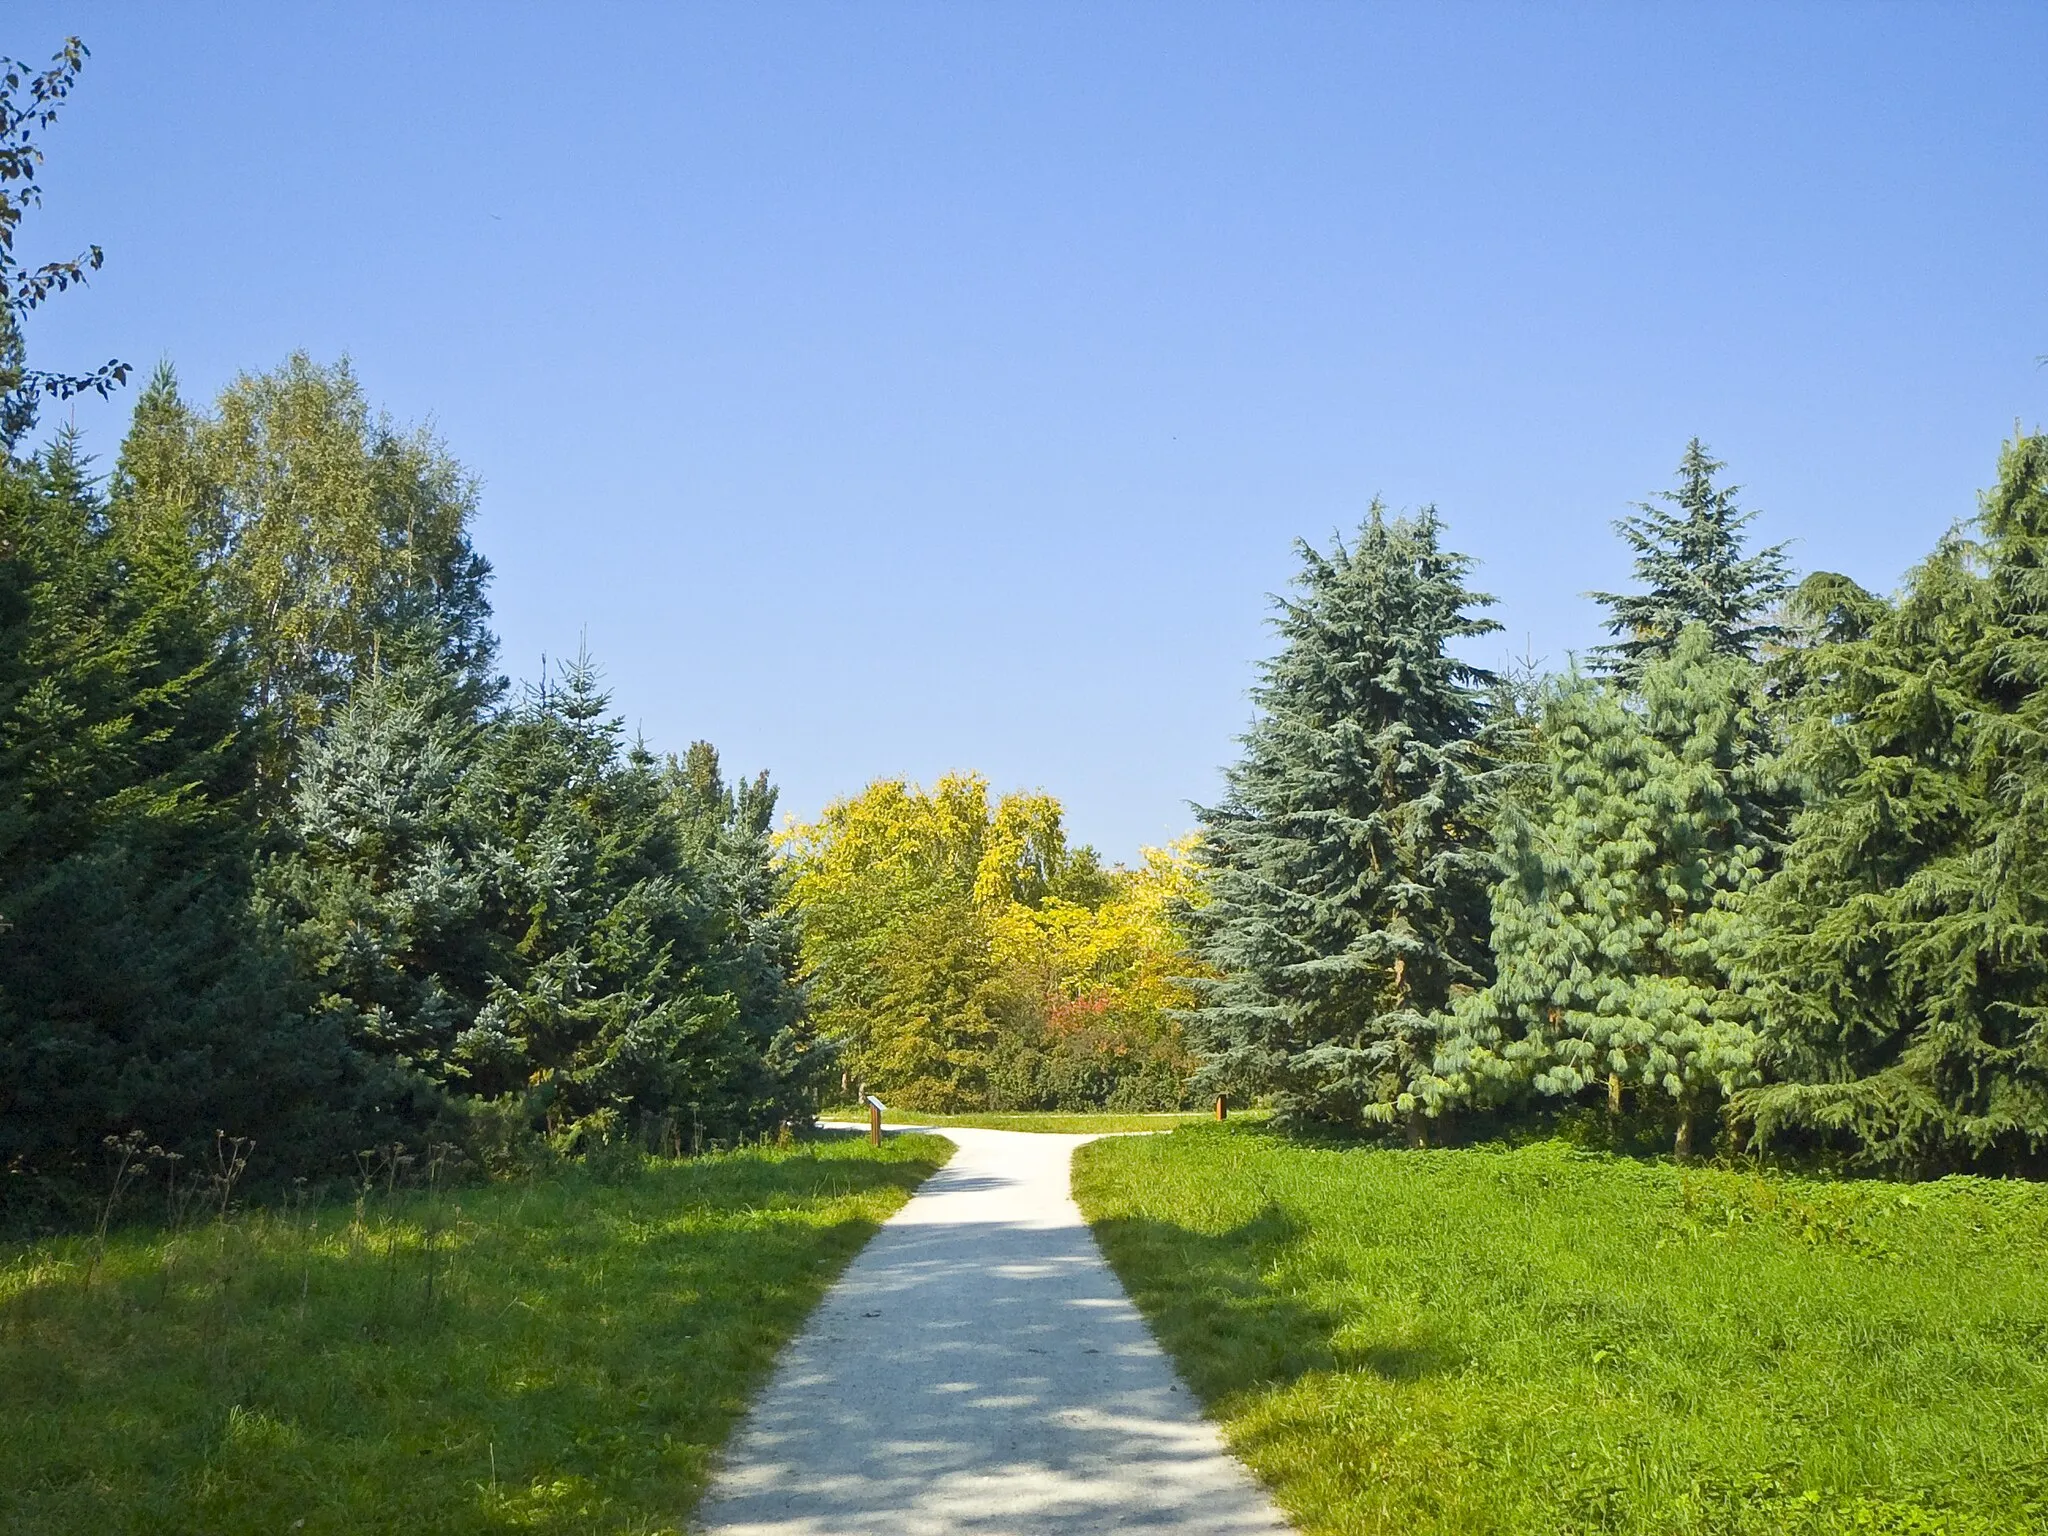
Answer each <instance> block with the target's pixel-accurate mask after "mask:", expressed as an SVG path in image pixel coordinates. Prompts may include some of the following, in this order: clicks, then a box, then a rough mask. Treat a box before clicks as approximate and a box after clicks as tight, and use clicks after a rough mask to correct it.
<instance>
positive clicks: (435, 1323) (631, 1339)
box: [0, 1137, 950, 1536]
mask: <svg viewBox="0 0 2048 1536" xmlns="http://www.w3.org/2000/svg"><path fill="white" fill-rule="evenodd" d="M949 1152H950V1148H949V1147H947V1146H946V1144H944V1143H943V1142H939V1141H937V1140H935V1139H933V1138H929V1137H903V1138H896V1139H892V1140H891V1141H890V1142H889V1143H888V1144H887V1145H886V1146H884V1147H883V1148H881V1149H880V1150H879V1151H871V1150H870V1149H869V1148H868V1147H867V1146H866V1145H865V1144H864V1143H863V1142H862V1141H860V1140H859V1139H858V1138H843V1139H836V1140H833V1141H828V1142H824V1143H813V1144H806V1145H800V1146H797V1147H791V1148H760V1149H751V1150H747V1151H741V1152H732V1153H726V1154H721V1155H717V1156H712V1157H706V1158H701V1159H695V1160H690V1161H685V1162H655V1163H648V1164H645V1165H638V1166H636V1165H632V1164H622V1165H616V1166H613V1167H612V1168H610V1169H609V1170H601V1171H600V1173H599V1174H596V1175H593V1173H591V1172H590V1171H588V1170H568V1171H563V1172H560V1173H557V1174H555V1175H552V1176H549V1177H544V1178H536V1179H530V1180H526V1181H522V1182H516V1183H508V1184H495V1185H488V1186H480V1187H472V1188H459V1189H455V1190H446V1189H439V1190H436V1189H414V1190H408V1189H405V1188H403V1187H401V1186H400V1185H399V1183H398V1180H397V1178H396V1176H395V1175H396V1169H395V1167H394V1168H393V1169H391V1170H388V1171H390V1172H391V1173H392V1174H393V1177H392V1178H390V1179H389V1180H380V1179H377V1178H374V1177H370V1176H368V1174H366V1177H365V1178H364V1180H363V1181H362V1182H361V1184H360V1186H359V1187H358V1189H357V1191H356V1194H355V1197H354V1198H353V1199H351V1200H346V1201H342V1202H339V1203H335V1204H324V1205H304V1206H294V1205H291V1204H287V1205H285V1206H283V1207H280V1208H273V1209H266V1210H255V1211H247V1212H241V1213H229V1212H228V1211H227V1210H226V1202H225V1200H223V1202H222V1207H223V1209H222V1210H221V1211H216V1212H214V1213H212V1214H210V1215H201V1216H200V1217H199V1218H198V1219H188V1220H187V1222H186V1224H185V1225H183V1226H182V1227H180V1228H179V1229H177V1230H173V1231H162V1230H157V1231H147V1230H130V1231H121V1230H115V1231H112V1232H109V1233H105V1234H104V1235H103V1236H96V1235H87V1236H82V1237H78V1238H67V1239H61V1240H55V1241H43V1242H37V1243H34V1244H27V1245H23V1244H15V1245H12V1246H9V1247H0V1407H4V1409H5V1412H6V1423H5V1429H4V1433H0V1530H5V1531H23V1532H30V1531H33V1532H80V1533H85V1532H92V1533H114V1532H152V1533H177V1532H191V1533H195V1536H197V1533H202V1532H203V1533H209V1536H217V1533H242V1532H258V1531H262V1532H296V1531H305V1532H322V1531H327V1532H337V1533H339V1532H365V1531H389V1532H400V1531H403V1532H409V1533H411V1532H426V1531H433V1532H465V1531H503V1530H507V1529H514V1528H516V1529H520V1530H537V1531H564V1532H566V1531H593V1530H603V1531H644V1532H651V1531H680V1530H681V1529H683V1526H684V1521H685V1519H686V1517H687V1515H688V1512H689V1510H690V1509H691V1507H692V1506H693V1505H694V1504H695V1502H696V1499H697V1497H698V1495H699V1493H700V1492H701V1491H702V1488H703V1485H704V1481H705V1477H706V1473H707V1470H708V1467H709V1463H710V1458H711V1455H712V1453H713V1452H714V1451H715V1449H716V1448H717V1446H718V1445H719V1443H720V1442H721V1441H722V1440H723V1439H724V1437H725V1434H726V1432H727V1430H728V1429H729V1428H730V1426H731V1424H732V1422H733V1419H734V1417H735V1416H736V1415H737V1414H738V1413H739V1411H740V1410H741V1408H742V1406H743V1404H744V1401H745V1398H746V1395H747V1393H748V1391H749V1390H750V1388H751V1387H752V1385H753V1384H754V1382H755V1381H756V1379H757V1378H758V1376H759V1375H760V1373H761V1372H762V1371H763V1370H764V1369H765V1368H766V1367H767V1365H768V1363H769V1362H770V1361H771V1360H772V1358H773V1356H774V1352H775V1350H776V1349H777V1347H778V1346H779V1345H780V1344H781V1343H782V1342H783V1341H784V1340H785V1339H786V1338H787V1337H788V1336H789V1335H790V1333H791V1332H792V1331H793V1330H794V1329H795V1328H796V1327H797V1325H798V1324H799V1323H800V1322H801V1321H802V1319H803V1318H804V1316H805V1315H806V1313H807V1312H808V1311H809V1309H810V1307H811V1306H812V1304H813V1303H814V1302H815V1301H816V1299H817V1298H818V1296H819V1295H820V1294H821V1293H822V1291H823V1289H824V1288H825V1286H826V1285H827V1284H828V1283H829V1282H830V1281H831V1279H832V1277H833V1276H834V1275H835V1274H836V1273H837V1272H838V1270H839V1269H840V1267H841V1266H842V1265H843V1264H844V1263H845V1262H846V1260H847V1259H848V1258H850V1257H851V1256H852V1255H853V1254H854V1253H855V1252H856V1251H857V1250H858V1249H859V1248H860V1246H861V1244H862V1243H863V1242H865V1241H866V1240H867V1238H868V1236H869V1235H870V1234H871V1233H872V1232H873V1230H874V1228H875V1225H876V1224H877V1223H878V1222H879V1221H880V1220H882V1219H883V1218H884V1217H885V1216H887V1215H888V1214H889V1212H891V1211H892V1210H894V1209H895V1208H896V1207H897V1206H898V1205H900V1204H901V1203H902V1202H903V1200H904V1199H905V1198H906V1197H907V1195H908V1192H909V1191H910V1190H911V1189H912V1188H914V1187H915V1186H916V1185H917V1183H918V1182H919V1181H920V1180H922V1179H923V1178H924V1177H925V1176H926V1175H927V1174H929V1173H930V1172H931V1171H932V1170H933V1169H934V1168H935V1167H937V1166H938V1165H939V1164H941V1163H943V1162H944V1161H945V1158H946V1156H947V1155H948V1154H949ZM375 1171H376V1170H374V1169H373V1170H370V1172H372V1173H374V1172H375ZM188 1216H189V1213H188Z"/></svg>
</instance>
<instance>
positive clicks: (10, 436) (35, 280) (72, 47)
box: [0, 37, 130, 443]
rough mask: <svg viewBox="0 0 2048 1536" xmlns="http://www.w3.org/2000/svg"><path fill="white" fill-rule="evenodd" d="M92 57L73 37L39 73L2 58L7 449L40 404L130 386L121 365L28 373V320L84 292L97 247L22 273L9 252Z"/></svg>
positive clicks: (39, 195) (0, 189)
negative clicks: (49, 132)
mask: <svg viewBox="0 0 2048 1536" xmlns="http://www.w3.org/2000/svg"><path fill="white" fill-rule="evenodd" d="M89 56H90V54H89V50H88V49H87V48H86V46H85V44H84V43H83V42H81V41H80V40H79V39H78V38H76V37H67V38H66V39H65V40H64V45H63V46H62V47H61V48H59V49H58V50H57V52H56V54H55V55H54V56H53V57H52V59H51V60H50V64H49V67H48V68H46V69H42V70H36V69H33V68H32V67H31V66H29V65H27V64H25V63H23V62H22V61H21V60H19V59H14V58H8V57H6V56H4V55H0V308H4V311H5V314H4V319H0V324H4V329H5V333H6V334H5V335H4V337H0V439H4V440H5V441H6V442H8V443H12V442H15V441H17V440H18V439H19V438H20V436H21V434H22V433H24V432H26V431H27V430H28V428H29V427H30V426H31V425H32V424H33V423H34V420H35V407H36V402H37V400H38V399H40V398H42V397H45V396H47V397H50V398H52V399H57V400H69V399H72V398H73V397H75V396H78V395H83V394H88V393H91V394H97V395H99V396H101V397H102V398H104V397H106V396H107V395H109V394H111V393H112V392H113V391H114V390H115V389H116V388H117V387H118V386H120V385H122V384H125V383H127V382H128V374H129V371H130V370H129V365H128V364H126V363H124V362H119V361H115V360H110V361H108V362H105V363H102V364H101V365H100V366H99V367H98V368H95V369H94V370H93V371H92V372H90V373H55V372H50V371H48V370H45V369H40V368H30V367H28V366H27V365H26V363H25V361H24V357H23V350H22V341H21V332H22V322H23V321H24V320H25V319H26V318H27V316H28V315H29V313H30V312H31V311H32V310H35V309H37V308H38V307H40V306H41V305H42V303H43V302H44V300H46V299H48V298H49V297H50V296H51V295H52V294H57V293H63V292H65V291H67V290H68V289H70V288H71V287H72V286H73V285H74V284H80V285H82V284H84V282H85V281H86V274H87V273H89V272H97V271H98V270H99V269H100V266H101V264H102V263H103V262H104V261H105V260H106V256H105V253H104V252H103V251H101V249H100V248H99V247H98V246H97V245H90V246H87V247H86V248H85V250H84V251H83V252H81V253H80V254H79V255H77V256H74V257H72V258H70V259H69V260H66V261H49V262H44V263H43V264H42V265H41V266H38V267H24V266H23V265H22V264H21V262H20V260H19V259H18V258H17V257H16V255H15V247H14V237H15V234H16V233H17V232H18V230H19V229H20V227H21V220H22V215H23V214H24V213H26V212H27V211H28V210H29V209H31V208H35V207H40V206H41V204H42V200H43V189H42V185H41V183H40V181H39V180H38V172H39V171H40V169H41V167H42V164H43V146H42V141H41V138H40V137H39V135H41V134H42V132H43V131H44V130H45V129H47V128H49V127H50V126H51V125H52V124H53V123H55V122H56V120H57V114H58V111H59V110H60V108H61V107H62V106H63V103H64V101H65V99H66V98H67V97H69V96H70V94H71V88H72V87H73V86H74V85H76V84H77V83H78V75H79V71H80V70H82V69H83V68H84V67H85V61H86V59H87V58H88V57H89Z"/></svg>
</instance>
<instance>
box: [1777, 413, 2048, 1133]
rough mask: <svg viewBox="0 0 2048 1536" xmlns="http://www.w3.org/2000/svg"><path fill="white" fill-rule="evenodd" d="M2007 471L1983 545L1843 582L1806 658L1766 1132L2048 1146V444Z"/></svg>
mask: <svg viewBox="0 0 2048 1536" xmlns="http://www.w3.org/2000/svg"><path fill="white" fill-rule="evenodd" d="M1999 470H2000V473H1999V481H1998V486H1997V488H1996V489H1995V490H1994V491H1992V492H1991V493H1990V495H1989V496H1987V497H1986V499H1985V505H1984V509H1983V514H1982V518H1981V524H1980V528H1979V530H1978V532H1979V533H1980V534H1981V538H1972V537H1971V536H1970V534H1969V531H1968V530H1958V531H1957V532H1955V533H1953V534H1951V535H1950V536H1949V537H1947V538H1946V539H1944V540H1943V541H1942V543H1941V545H1940V546H1939V547H1938V548H1937V549H1936V550H1935V552H1934V554H1933V555H1932V556H1931V557H1930V558H1929V559H1928V560H1927V561H1926V562H1925V563H1923V564H1922V565H1921V566H1919V567H1918V568H1917V569H1916V570H1914V572H1913V573H1912V574H1911V576H1910V577H1909V578H1908V580H1907V582H1906V586H1905V590H1904V592H1903V594H1902V595H1901V597H1900V598H1899V600H1898V602H1897V603H1896V604H1895V605H1885V604H1881V603H1878V602H1876V601H1875V600H1873V599H1870V598H1869V597H1868V594H1860V589H1859V592H1857V593H1847V589H1846V586H1844V587H1843V589H1842V590H1843V592H1844V593H1846V595H1847V596H1848V597H1849V598H1850V599H1851V600H1850V601H1849V602H1848V604H1847V606H1846V607H1844V608H1843V612H1844V613H1845V614H1846V615H1847V616H1848V620H1847V622H1843V623H1840V624H1838V625H1837V626H1836V627H1835V628H1834V630H1833V632H1832V633H1830V634H1826V635H1824V636H1823V637H1822V640H1821V642H1820V643H1819V644H1818V645H1816V646H1814V647H1813V648H1812V650H1811V652H1810V654H1808V655H1807V656H1806V657H1805V658H1804V660H1803V664H1802V670H1803V674H1804V678H1805V687H1804V689H1803V691H1802V693H1801V695H1800V714H1799V719H1798V723H1797V726H1796V731H1795V736H1794V740H1793V746H1792V751H1791V760H1792V762H1793V764H1794V766H1795V767H1796V768H1797V770H1798V771H1799V773H1800V774H1801V776H1802V777H1803V779H1804V780H1805V783H1806V792H1807V806H1806V809H1805V810H1804V811H1802V813H1801V814H1800V816H1799V817H1798V819H1797V821H1796V823H1795V836H1794V838H1793V841H1792V844H1791V847H1790V848H1789V850H1788V851H1787V855H1786V859H1785V866H1784V868H1783V870H1782V871H1780V872H1779V873H1778V874H1777V875H1776V876H1775V877H1774V878H1773V879H1772V880H1771V881H1770V883H1769V884H1768V885H1767V886H1766V887H1765V889H1764V891H1763V892H1762V895H1761V899H1760V900H1759V901H1758V903H1757V905H1756V912H1755V918H1756V928H1755V938H1754V941H1753V944H1752V946H1751V950H1750V956H1749V980H1750V988H1751V991H1752V993H1753V994H1754V995H1755V996H1756V998H1757V999H1758V1001H1759V1004H1760V1007H1761V1009H1762V1012H1763V1016H1764V1019H1765V1022H1766V1025H1767V1027H1768V1031H1769V1043H1770V1055H1771V1063H1772V1066H1773V1069H1774V1075H1776V1076H1777V1077H1779V1078H1780V1079H1781V1081H1778V1082H1775V1083H1772V1084H1769V1085H1767V1086H1764V1087H1760V1088H1758V1089H1756V1090H1754V1091H1752V1092H1750V1093H1747V1094H1745V1095H1744V1096H1743V1098H1742V1108H1743V1110H1744V1111H1745V1112H1746V1113H1748V1114H1751V1115H1753V1116H1754V1117H1755V1120H1756V1126H1757V1130H1758V1132H1759V1134H1760V1135H1761V1136H1763V1137H1766V1138H1768V1137H1770V1136H1772V1135H1774V1134H1776V1133H1778V1132H1781V1131H1784V1130H1787V1129H1795V1128H1803V1129H1805V1130H1808V1131H1812V1132H1818V1133H1820V1134H1823V1135H1834V1136H1841V1137H1845V1138H1848V1139H1849V1140H1850V1141H1851V1144H1852V1145H1854V1146H1855V1147H1856V1148H1857V1149H1858V1150H1860V1152H1861V1153H1862V1154H1863V1155H1864V1156H1866V1157H1868V1158H1870V1159H1872V1160H1873V1161H1877V1162H1880V1163H1885V1164H1890V1165H1895V1166H1922V1167H1929V1166H1932V1167H1940V1166H1950V1165H1954V1164H1957V1163H1961V1162H1968V1161H1972V1160H1976V1161H1983V1162H1988V1163H1990V1164H1993V1165H1996V1164H2000V1163H2003V1164H2006V1165H2010V1164H2012V1163H2014V1162H2016V1161H2020V1160H2024V1159H2025V1158H2027V1157H2029V1156H2033V1155H2036V1154H2038V1151H2039V1149H2040V1148H2041V1147H2042V1146H2043V1145H2044V1144H2048V833H2044V830H2043V829H2044V828H2048V819H2044V817H2048V688H2044V684H2048V575H2044V571H2048V438H2043V437H2041V436H2038V435H2036V436H2023V437H2020V438H2019V439H2017V440H2016V441H2014V442H2013V443H2011V444H2010V445H2009V446H2008V447H2007V449H2006V452H2005V454H2004V457H2003V459H2002V461H2001V463H2000V466H1999ZM1859 599H1860V600H1859ZM1836 606H1841V605H1839V604H1838V605H1836Z"/></svg>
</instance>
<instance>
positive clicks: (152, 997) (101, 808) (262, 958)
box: [0, 438, 346, 1177]
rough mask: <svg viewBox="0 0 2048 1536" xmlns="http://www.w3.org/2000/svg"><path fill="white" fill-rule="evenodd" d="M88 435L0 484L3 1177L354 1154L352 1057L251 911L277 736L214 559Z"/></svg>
mask: <svg viewBox="0 0 2048 1536" xmlns="http://www.w3.org/2000/svg"><path fill="white" fill-rule="evenodd" d="M133 510H134V509H133V508H132V507H130V506H128V505H127V504H125V503H124V502H122V501H121V500H119V499H117V500H116V501H115V502H114V503H113V504H112V505H111V506H108V505H106V504H104V503H103V502H102V501H101V499H100V498H99V496H98V495H97V494H96V492H95V491H94V489H93V487H92V485H91V483H90V481H89V479H88V476H87V466H86V464H85V462H84V461H83V460H82V458H81V457H80V456H79V454H78V452H77V449H76V446H75V444H74V443H73V442H72V441H71V440H70V439H68V438H63V439H60V440H59V441H58V443H57V445H56V446H55V447H54V448H53V449H52V450H51V451H50V452H49V453H48V454H47V455H46V456H44V457H43V458H42V459H40V460H38V461H33V462H31V463H30V464H28V465H25V466H16V467H9V468H7V469H5V470H4V471H0V1166H5V1165H9V1164H13V1165H16V1166H18V1167H21V1168H25V1169H33V1170H41V1171H43V1172H46V1173H55V1174H57V1175H58V1176H60V1177H62V1176H64V1175H66V1174H68V1173H70V1172H73V1171H75V1170H79V1169H86V1170H88V1171H89V1170H91V1169H92V1168H93V1167H95V1166H96V1161H97V1153H98V1142H99V1139H100V1138H101V1137H102V1136H105V1135H110V1134H118V1133H125V1132H127V1131H130V1130H141V1131H143V1132H145V1133H146V1134H148V1135H150V1136H151V1137H152V1138H154V1139H155V1140H158V1141H160V1142H162V1143H164V1144H166V1145H171V1146H178V1145H181V1144H184V1145H188V1146H189V1145H190V1144H192V1143H195V1142H198V1141H201V1140H203V1139H206V1138H210V1137H211V1135H212V1133H213V1131H214V1130H215V1129H216V1128H221V1129H226V1130H229V1131H232V1132H234V1133H236V1134H244V1135H253V1136H255V1137H257V1138H258V1140H259V1141H260V1142H261V1143H262V1145H263V1150H264V1153H265V1155H266V1156H268V1157H281V1158H284V1159H293V1158H311V1159H317V1158H318V1157H320V1156H322V1155H325V1154H326V1153H329V1152H332V1151H333V1150H335V1149H334V1147H332V1146H330V1145H327V1144H326V1141H325V1138H326V1137H327V1135H328V1133H329V1132H330V1131H335V1133H336V1134H339V1132H338V1131H336V1128H335V1126H334V1125H333V1123H332V1117H331V1116H330V1115H328V1113H327V1112H326V1110H325V1109H324V1108H323V1104H324V1103H327V1102H332V1101H333V1100H335V1099H338V1098H341V1097H345V1089H344V1084H343V1079H344V1077H345V1066H346V1058H345V1056H344V1054H343V1052H342V1050H341V1048H340V1043H339V1041H338V1040H337V1039H335V1038H334V1037H333V1035H332V1032H331V1031H328V1030H326V1029H324V1028H322V1027H321V1026H320V1025H319V1024H318V1023H317V1021H311V1020H309V1019H308V1018H307V1017H306V1015H305V1013H304V1011H303V1008H302V1007H301V1006H300V1004H299V1001H298V999H297V998H296V997H295V995H294V993H293V990H292V988H291V985H290V978H289V975H288V973H287V972H286V970H285V969H284V967H283V966H282V964H281V963H280V961H279V959H278V958H277V957H276V955H275V952H274V951H273V950H272V948H271V946H270V945H269V943H268V942H267V940H266V936H265V935H264V934H263V933H262V932H260V931H259V929H258V928H257V925H256V924H255V923H254V921H253V920H252V918H251V915H250V910H249V868H250V851H251V850H250V840H251V831H252V823H251V819H250V817H249V814H248V806H247V799H248V795H249V793H250V786H251V783H252V773H253V766H254V751H253V748H254V745H255V738H254V735H253V733H252V730H251V723H250V721H249V720H248V719H247V717H246V714H245V712H244V707H243V699H244V691H243V690H244V679H243V678H242V676H241V674H240V672H239V670H238V668H237V666H236V664H235V659H234V655H233V652H232V649H231V648H230V647H229V646H228V645H227V644H226V643H225V637H224V635H223V633H222V630H221V626H220V624H219V621H218V616H217V614H216V612H215V610H214V609H213V607H212V605H211V601H210V598H209V595H208V590H207V586H206V582H205V579H204V575H203V572H202V571H201V569H200V566H199V561H198V558H197V554H196V552H195V551H194V549H193V548H192V546H191V544H190V542H189V541H188V540H185V539H183V538H182V537H180V536H179V534H178V532H177V530H176V529H171V528H166V527H165V526H163V525H162V524H160V523H157V522H155V521H154V520H151V519H148V518H137V517H134V516H132V515H131V514H132V512H133Z"/></svg>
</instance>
